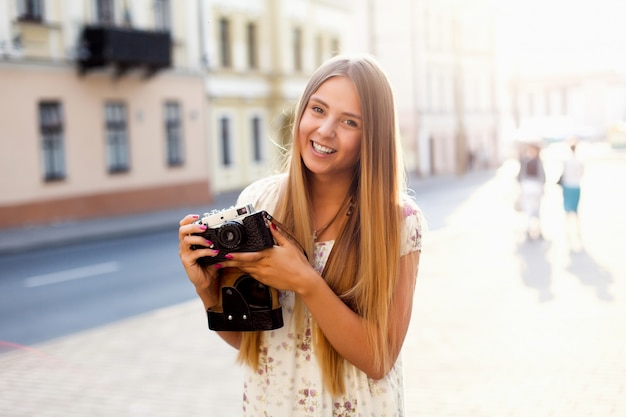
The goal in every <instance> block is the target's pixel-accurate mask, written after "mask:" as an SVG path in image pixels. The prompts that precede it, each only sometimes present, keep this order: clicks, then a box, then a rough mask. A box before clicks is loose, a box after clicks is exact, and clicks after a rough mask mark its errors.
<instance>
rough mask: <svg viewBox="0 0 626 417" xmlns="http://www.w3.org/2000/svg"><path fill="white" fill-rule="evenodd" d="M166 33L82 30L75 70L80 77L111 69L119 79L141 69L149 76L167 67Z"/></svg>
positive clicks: (99, 28) (168, 43)
mask: <svg viewBox="0 0 626 417" xmlns="http://www.w3.org/2000/svg"><path fill="white" fill-rule="evenodd" d="M171 44H172V42H171V36H170V33H169V32H163V31H147V30H137V29H129V28H122V27H111V26H85V27H84V28H83V31H82V34H81V37H80V45H81V47H80V51H79V56H78V68H79V71H80V73H81V74H85V73H86V72H88V71H90V70H92V69H96V68H106V67H113V68H114V69H115V72H116V75H117V76H121V75H122V74H124V73H125V72H126V71H128V70H130V69H138V68H144V69H145V70H146V75H147V76H151V75H153V74H154V73H156V72H157V71H159V70H162V69H164V68H169V67H170V66H171Z"/></svg>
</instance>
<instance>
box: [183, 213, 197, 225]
mask: <svg viewBox="0 0 626 417" xmlns="http://www.w3.org/2000/svg"><path fill="white" fill-rule="evenodd" d="M199 218H200V216H198V215H197V214H188V215H186V216H185V217H183V218H182V219H181V220H180V221H179V222H178V225H179V226H183V225H186V224H189V223H191V222H195V221H196V220H198V219H199Z"/></svg>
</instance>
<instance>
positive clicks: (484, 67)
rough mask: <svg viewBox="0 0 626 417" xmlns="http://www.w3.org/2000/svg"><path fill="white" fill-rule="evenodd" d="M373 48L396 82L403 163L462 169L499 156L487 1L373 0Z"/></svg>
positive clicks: (421, 170)
mask: <svg viewBox="0 0 626 417" xmlns="http://www.w3.org/2000/svg"><path fill="white" fill-rule="evenodd" d="M369 16H370V19H369V20H370V24H371V30H372V33H373V35H372V38H371V39H372V40H371V51H372V52H373V53H374V54H375V55H376V56H377V57H378V58H379V59H380V60H381V61H382V63H383V65H384V66H385V68H386V69H387V71H388V72H389V76H390V78H391V80H392V82H393V84H394V87H395V89H396V99H397V102H398V107H399V121H400V129H401V132H402V135H403V141H404V148H405V155H406V159H407V168H408V169H409V170H411V171H413V172H415V173H417V174H419V175H424V176H428V175H437V174H452V173H456V174H463V173H465V172H467V171H468V170H469V169H472V168H476V167H486V166H493V165H494V164H496V163H498V162H499V160H500V152H499V141H500V139H499V129H500V126H499V124H500V115H499V113H498V103H497V102H498V99H497V91H496V90H497V71H496V49H495V36H496V33H495V21H494V19H495V9H494V6H493V2H492V1H490V0H465V1H459V0H391V1H387V0H370V7H369Z"/></svg>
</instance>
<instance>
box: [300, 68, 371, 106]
mask: <svg viewBox="0 0 626 417" xmlns="http://www.w3.org/2000/svg"><path fill="white" fill-rule="evenodd" d="M310 100H318V101H319V100H321V101H323V102H324V103H325V104H327V105H328V106H330V107H332V106H336V107H349V108H350V110H351V111H353V112H354V111H357V110H358V112H360V110H361V104H360V102H359V93H358V91H357V89H356V86H355V85H354V82H353V81H352V80H351V79H350V78H348V77H345V76H334V77H331V78H329V79H327V80H326V81H324V82H323V83H322V84H321V85H320V86H319V87H318V89H317V90H316V91H315V92H314V93H313V94H312V95H311V98H310Z"/></svg>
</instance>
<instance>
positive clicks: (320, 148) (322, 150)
mask: <svg viewBox="0 0 626 417" xmlns="http://www.w3.org/2000/svg"><path fill="white" fill-rule="evenodd" d="M311 144H312V145H313V149H314V150H315V151H317V152H319V153H323V154H326V155H329V154H331V153H335V152H337V151H336V150H334V149H332V148H328V147H326V146H323V145H320V144H319V143H317V142H314V141H311Z"/></svg>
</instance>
